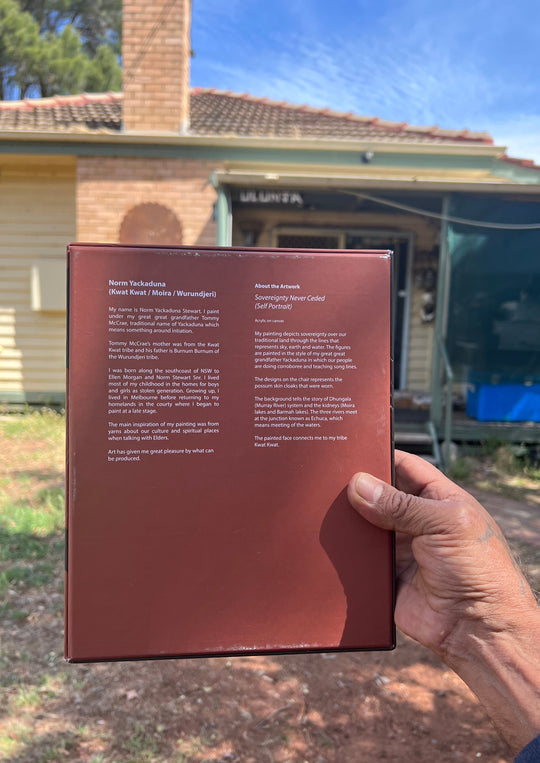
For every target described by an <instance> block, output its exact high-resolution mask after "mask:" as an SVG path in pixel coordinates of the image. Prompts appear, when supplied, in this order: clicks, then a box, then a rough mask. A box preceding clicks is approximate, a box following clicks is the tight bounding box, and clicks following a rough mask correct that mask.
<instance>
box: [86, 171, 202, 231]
mask: <svg viewBox="0 0 540 763" xmlns="http://www.w3.org/2000/svg"><path fill="white" fill-rule="evenodd" d="M215 169H217V166H216V164H215V162H205V161H195V160H186V159H149V158H143V157H140V158H139V157H125V158H120V157H111V158H107V157H80V158H79V159H78V162H77V239H78V240H79V241H92V242H98V243H118V241H119V231H120V226H121V224H122V221H123V219H124V217H125V215H126V214H127V213H128V212H129V211H130V210H132V209H133V208H134V207H135V206H137V205H138V204H145V203H149V202H154V203H158V204H161V205H163V206H165V207H167V208H168V209H169V210H171V211H172V212H173V213H174V214H175V215H176V217H177V218H178V220H179V222H180V225H181V227H182V243H183V244H186V245H188V246H191V245H194V244H198V245H200V246H204V245H208V246H213V245H215V243H216V235H217V233H216V225H215V222H213V220H212V208H213V204H214V202H215V200H216V192H215V191H214V189H213V188H212V186H211V185H210V183H209V177H210V174H211V172H212V171H213V170H215ZM155 243H164V244H166V243H170V242H167V241H157V240H156V241H155Z"/></svg>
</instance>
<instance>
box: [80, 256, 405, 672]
mask: <svg viewBox="0 0 540 763" xmlns="http://www.w3.org/2000/svg"><path fill="white" fill-rule="evenodd" d="M391 280H392V275H391V256H390V253H389V252H380V251H313V250H309V251H292V250H264V249H252V250H247V249H234V248H232V249H210V248H188V247H177V248H167V247H143V246H140V247H138V246H135V247H126V246H113V245H92V244H72V245H70V246H69V249H68V281H69V285H68V288H69V308H68V323H69V326H68V329H69V331H68V334H69V338H68V381H67V416H68V424H67V509H66V523H67V537H68V542H67V572H66V623H65V626H66V627H65V656H66V659H67V660H68V661H73V662H77V661H93V660H117V659H137V658H138V659H145V658H159V657H182V656H197V655H200V656H209V655H220V654H250V653H265V652H298V651H307V650H325V651H326V650H340V649H347V650H349V649H389V648H392V647H393V645H394V625H393V537H392V534H391V533H390V532H387V531H383V530H380V529H378V528H376V527H373V526H372V525H370V524H369V523H367V522H366V521H364V520H362V519H361V518H360V517H359V516H358V515H357V514H356V513H355V512H354V511H353V510H352V509H351V507H350V506H349V504H348V502H347V498H346V494H345V488H346V485H347V482H348V480H349V479H350V477H351V475H352V474H353V473H354V472H355V471H357V470H359V469H361V470H363V471H369V472H372V473H374V474H376V475H378V476H379V477H381V478H383V479H385V480H390V479H391V472H392V407H391V388H392V377H391V366H392V361H391V302H392V300H391Z"/></svg>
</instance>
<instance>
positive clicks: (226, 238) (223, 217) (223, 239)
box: [216, 185, 232, 246]
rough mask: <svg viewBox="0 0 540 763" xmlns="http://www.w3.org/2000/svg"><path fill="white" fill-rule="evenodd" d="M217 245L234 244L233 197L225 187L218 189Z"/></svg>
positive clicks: (220, 186) (221, 186)
mask: <svg viewBox="0 0 540 763" xmlns="http://www.w3.org/2000/svg"><path fill="white" fill-rule="evenodd" d="M216 190H217V202H216V215H217V245H218V246H231V244H232V206H231V195H230V193H229V190H228V188H226V187H225V186H223V185H219V186H218V187H217V189H216Z"/></svg>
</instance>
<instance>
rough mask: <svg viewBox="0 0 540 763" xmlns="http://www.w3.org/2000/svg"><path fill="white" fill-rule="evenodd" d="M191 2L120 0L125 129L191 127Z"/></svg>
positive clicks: (168, 129)
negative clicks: (121, 11) (121, 1)
mask: <svg viewBox="0 0 540 763" xmlns="http://www.w3.org/2000/svg"><path fill="white" fill-rule="evenodd" d="M190 22H191V0H152V2H149V0H124V4H123V16H122V24H123V26H122V63H123V71H124V74H123V83H122V86H123V91H124V101H123V104H124V105H123V115H124V129H125V130H127V131H130V130H143V131H146V132H148V131H167V132H168V131H171V132H175V133H179V132H182V131H185V130H187V127H188V125H189V72H190V55H191V53H190V50H191V45H190Z"/></svg>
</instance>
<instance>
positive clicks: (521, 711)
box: [443, 607, 540, 752]
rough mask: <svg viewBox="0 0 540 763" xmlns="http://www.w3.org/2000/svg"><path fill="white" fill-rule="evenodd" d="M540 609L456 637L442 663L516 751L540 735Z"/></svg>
mask: <svg viewBox="0 0 540 763" xmlns="http://www.w3.org/2000/svg"><path fill="white" fill-rule="evenodd" d="M539 634H540V610H539V609H538V607H531V608H530V609H528V610H527V611H526V612H520V613H519V616H517V617H516V616H515V614H514V615H513V616H512V617H509V618H508V619H507V620H506V622H505V623H504V625H503V624H502V622H500V623H499V624H497V625H493V624H492V625H491V626H490V625H489V624H488V623H487V622H486V620H484V621H483V622H480V621H479V622H478V626H477V627H476V628H474V627H473V628H471V629H470V630H469V631H468V632H463V633H461V634H460V633H454V634H453V636H452V639H451V641H449V643H447V644H446V648H445V651H444V656H443V659H444V661H445V662H446V663H447V665H448V666H449V667H451V668H452V669H453V670H454V671H455V672H456V673H457V674H458V675H459V676H460V677H461V678H462V679H463V681H465V683H466V684H467V685H468V686H469V688H470V689H471V690H472V691H473V692H474V693H475V694H476V696H477V698H478V700H479V701H480V703H481V704H482V705H483V706H484V708H485V710H486V711H487V713H488V715H489V716H490V718H491V720H492V721H493V723H494V724H495V726H496V727H497V729H498V731H499V733H500V734H501V735H502V736H503V737H504V738H505V740H506V741H507V742H508V744H509V746H510V747H511V749H512V750H513V751H514V752H518V751H519V750H521V749H522V748H523V747H525V745H526V744H528V743H529V742H530V741H531V740H532V739H533V738H534V737H535V736H537V735H538V734H539V733H540V638H539Z"/></svg>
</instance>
